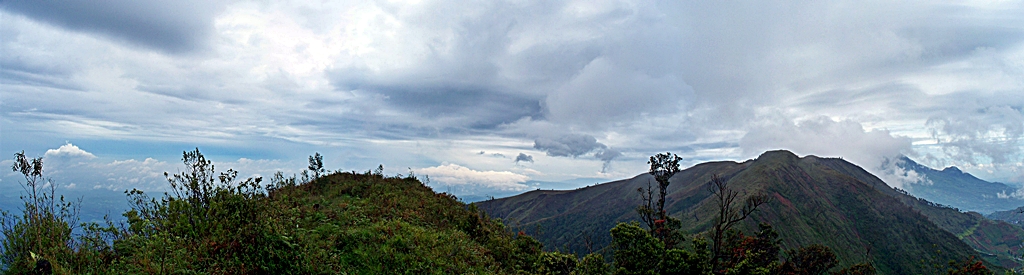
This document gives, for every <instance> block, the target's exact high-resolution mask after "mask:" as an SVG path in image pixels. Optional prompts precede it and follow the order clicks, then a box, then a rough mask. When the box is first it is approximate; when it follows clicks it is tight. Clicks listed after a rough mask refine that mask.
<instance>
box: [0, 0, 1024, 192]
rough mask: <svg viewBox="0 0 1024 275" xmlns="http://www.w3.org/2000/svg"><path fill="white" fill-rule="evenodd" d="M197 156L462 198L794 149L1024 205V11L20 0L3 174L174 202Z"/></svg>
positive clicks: (1006, 7) (14, 16) (5, 12)
mask: <svg viewBox="0 0 1024 275" xmlns="http://www.w3.org/2000/svg"><path fill="white" fill-rule="evenodd" d="M196 148H199V149H200V151H201V152H202V153H203V154H204V155H206V156H207V157H208V158H210V159H212V160H213V161H214V164H215V165H216V168H217V170H218V171H224V170H226V169H228V168H232V169H234V170H237V171H239V172H240V175H243V176H264V177H268V176H270V175H272V174H273V173H274V172H277V171H282V172H284V173H286V174H295V173H299V172H300V171H301V170H302V169H304V168H305V167H306V164H307V163H306V162H307V157H308V156H310V155H313V154H314V153H320V154H322V155H323V156H324V160H323V163H324V166H325V168H327V169H329V170H343V171H353V170H354V171H367V170H371V169H374V168H376V167H377V166H378V165H383V166H384V167H385V172H386V173H387V174H408V173H414V174H416V175H419V176H429V179H430V182H429V185H430V186H431V187H433V188H434V189H435V190H437V191H445V192H453V193H456V194H457V195H464V196H481V195H486V196H502V195H508V194H514V193H517V192H523V191H527V190H533V189H536V188H555V186H559V187H568V188H572V187H573V184H575V186H582V185H588V184H593V183H598V182H604V181H610V180H615V179H623V178H629V177H632V176H635V175H637V174H641V173H644V172H646V170H647V164H646V160H647V158H648V157H649V156H651V155H654V154H657V153H660V152H673V153H676V154H678V155H679V156H681V157H682V158H683V164H684V166H685V167H688V166H691V165H694V164H697V163H701V162H706V161H714V160H735V161H744V160H747V159H751V158H755V157H757V156H758V155H760V154H761V153H763V152H764V151H766V150H774V149H787V150H791V151H793V152H795V153H797V154H798V155H800V156H804V155H810V154H813V155H818V156H829V157H843V158H844V159H846V160H849V161H851V162H853V163H855V164H857V165H860V166H862V167H864V168H865V169H867V170H869V171H871V172H874V173H876V174H877V175H879V177H880V178H882V179H884V180H886V182H887V183H889V184H890V185H892V186H898V187H909V186H911V185H913V184H920V183H921V182H922V181H921V179H917V178H915V175H913V174H908V173H906V171H901V170H899V168H898V167H895V166H893V165H892V163H893V162H891V161H886V160H891V159H896V158H897V157H899V156H900V155H906V156H909V157H910V158H911V159H914V160H916V161H918V162H920V163H922V164H924V165H927V166H931V167H935V168H942V167H947V166H957V167H960V168H961V169H962V170H964V171H966V172H970V173H972V174H974V175H976V176H978V177H980V178H982V179H986V180H990V181H1001V182H1006V183H1013V184H1021V183H1024V167H1022V162H1024V151H1022V149H1024V2H1022V1H920V2H916V1H900V2H895V1H820V2H817V1H816V2H806V1H758V2H720V1H709V2H703V1H601V0H597V1H595V0H587V1H530V0H512V1H428V0H422V1H416V0H412V1H259V2H248V1H216V0H214V1H206V0H204V1H188V0H186V1H134V0H100V1H79V0H71V1H42V2H35V1H3V2H0V153H2V154H3V155H4V156H7V157H5V158H3V161H2V162H0V164H2V165H4V166H5V167H9V166H10V165H11V164H12V160H13V154H14V153H16V152H21V151H24V152H25V153H26V154H27V155H28V156H30V157H44V167H45V169H44V173H45V174H46V175H47V176H48V177H50V178H52V179H53V182H54V183H56V184H58V185H60V186H62V188H65V189H66V190H69V191H71V192H76V190H98V189H105V190H113V191H119V192H120V191H123V190H125V189H130V188H139V189H144V190H162V189H161V188H166V185H167V184H166V180H165V177H164V174H163V173H164V172H169V173H171V174H173V173H177V172H179V171H181V170H182V169H184V166H183V165H182V164H181V155H182V152H183V151H186V150H193V149H196ZM2 173H3V174H2V178H0V190H4V192H6V191H8V190H20V188H19V187H18V186H19V185H18V183H19V182H21V181H23V180H22V179H21V178H19V177H18V175H17V174H15V173H13V172H10V171H7V172H2ZM559 182H561V183H566V182H571V183H572V184H569V185H565V184H562V185H556V184H553V183H559ZM7 193H9V194H10V192H7Z"/></svg>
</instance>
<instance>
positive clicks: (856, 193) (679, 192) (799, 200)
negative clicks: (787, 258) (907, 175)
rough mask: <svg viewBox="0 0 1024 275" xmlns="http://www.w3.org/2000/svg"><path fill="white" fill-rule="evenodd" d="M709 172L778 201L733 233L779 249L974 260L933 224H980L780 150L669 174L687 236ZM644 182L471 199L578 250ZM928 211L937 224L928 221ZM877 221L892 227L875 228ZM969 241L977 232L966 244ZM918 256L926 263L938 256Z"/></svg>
mask: <svg viewBox="0 0 1024 275" xmlns="http://www.w3.org/2000/svg"><path fill="white" fill-rule="evenodd" d="M713 175H717V176H719V177H721V178H722V179H723V180H725V181H727V182H729V184H730V185H731V186H732V187H733V188H736V190H741V192H743V193H745V194H744V196H745V195H749V194H754V193H758V192H763V193H766V194H768V195H769V196H771V197H773V198H775V202H773V203H771V204H769V205H767V206H766V207H764V209H762V210H761V211H759V212H757V213H755V214H754V215H752V216H751V217H752V218H751V219H749V220H748V221H745V222H743V223H742V224H741V225H740V227H741V228H743V229H744V230H747V231H749V230H752V229H753V228H756V224H757V223H758V222H769V223H771V224H772V225H773V226H775V227H776V228H777V229H778V230H779V231H780V232H782V233H780V235H781V236H782V237H783V239H785V240H787V241H786V242H784V243H783V244H782V246H783V248H784V249H788V248H795V247H799V246H802V245H807V244H811V243H816V242H824V243H825V244H826V245H829V246H830V247H834V250H836V251H837V253H836V254H837V256H839V259H840V262H842V263H844V264H852V263H857V262H861V261H873V262H875V263H876V264H878V267H879V270H880V271H885V272H884V273H899V274H908V273H919V272H920V271H922V269H921V268H922V267H920V266H916V265H915V264H908V263H902V262H898V261H894V260H893V259H894V258H893V257H892V256H894V255H897V254H898V253H911V252H912V253H917V254H928V253H930V252H931V251H934V250H933V249H931V248H932V246H938V247H941V248H942V249H941V250H942V251H944V253H947V254H946V255H947V256H950V255H956V256H962V257H968V256H970V255H979V254H978V253H977V252H975V251H974V248H973V247H972V246H969V245H968V243H966V242H964V241H961V240H960V239H961V238H960V237H958V236H957V235H956V234H955V233H954V232H953V231H951V230H950V229H947V228H952V229H959V227H954V226H947V227H941V226H939V225H938V223H937V222H935V221H934V220H953V218H948V217H946V216H950V215H952V216H954V217H957V218H958V219H959V220H958V221H959V223H952V222H950V223H951V224H965V226H967V227H968V228H970V226H969V225H967V224H970V223H972V222H975V223H974V225H977V224H980V222H977V220H975V219H971V218H968V216H964V215H966V214H963V213H960V212H959V211H953V212H956V213H955V214H954V213H952V212H942V211H940V210H934V209H930V208H935V207H936V206H934V205H930V204H914V203H908V202H910V201H918V199H916V198H913V197H912V196H909V195H907V194H902V193H901V192H899V191H898V190H895V189H892V188H890V187H888V185H886V184H885V183H884V182H882V181H881V180H880V179H878V178H877V177H875V176H874V175H872V174H870V173H868V172H867V171H865V170H864V169H862V168H860V167H857V166H856V165H853V164H850V163H849V162H846V161H844V160H841V159H838V158H820V157H816V156H805V157H803V158H801V157H798V156H796V155H795V154H793V153H791V152H788V151H782V150H778V151H768V152H765V153H764V154H762V155H760V156H758V157H757V158H755V159H751V160H747V161H744V162H734V161H717V162H706V163H701V164H697V165H694V166H693V167H690V168H687V169H685V170H682V171H680V172H679V173H677V174H676V175H675V176H674V177H672V179H671V182H672V184H671V185H670V186H669V187H668V196H667V197H668V198H667V200H668V201H667V203H666V209H667V210H668V211H669V213H670V214H671V215H672V216H675V217H677V218H679V219H680V220H682V221H683V224H684V226H683V230H684V231H685V232H688V233H689V234H690V236H691V237H692V236H694V235H696V234H697V233H698V232H702V231H704V230H706V229H707V228H708V226H709V225H710V223H709V220H710V217H711V215H712V214H713V209H712V208H713V207H712V205H711V204H710V203H708V199H709V195H710V194H709V192H707V190H706V185H704V183H706V182H708V181H709V180H710V178H711V176H713ZM651 181H653V179H652V178H651V177H650V176H649V175H647V174H641V175H638V176H636V177H633V178H630V179H625V180H619V181H613V182H608V183H603V184H599V185H595V186H590V187H586V188H581V189H578V190H566V191H551V190H545V191H531V192H527V193H524V194H521V195H519V196H513V197H509V198H503V199H495V200H489V201H482V202H478V205H479V206H480V208H481V209H483V210H485V211H487V212H488V213H489V214H490V215H491V216H492V217H499V218H503V219H505V220H506V224H510V225H513V226H519V227H520V228H524V229H527V230H529V229H531V228H533V229H535V230H534V232H532V234H533V235H534V236H537V238H538V239H539V240H541V241H542V242H544V243H545V245H546V246H547V247H564V248H566V249H568V250H572V251H581V249H582V248H581V247H579V246H578V245H576V244H574V243H581V242H583V241H584V240H589V241H591V242H593V243H595V244H598V247H600V246H601V244H606V243H607V242H608V241H610V238H609V237H606V236H602V235H606V234H600V233H601V232H607V229H608V228H610V226H614V224H616V223H618V222H624V221H629V220H635V219H636V214H635V211H634V209H635V207H636V205H639V198H638V197H639V196H638V195H637V193H636V189H637V188H644V187H646V186H648V185H647V184H648V183H649V182H651ZM840 206H842V207H840ZM929 207H930V208H929ZM920 208H923V209H926V210H928V211H924V212H923V211H921V209H920ZM950 210H951V209H950ZM929 211H930V212H929ZM951 211H952V210H951ZM932 212H935V213H932ZM926 213H931V214H934V215H936V216H937V217H928V216H926V215H925V214H926ZM979 216H980V215H979ZM940 218H941V219H940ZM982 219H983V218H982ZM865 221H866V222H865ZM882 224H892V225H893V226H891V227H885V228H881V227H877V225H882ZM985 228H986V229H987V228H988V227H985ZM911 229H912V230H911ZM567 230H568V231H572V230H576V232H566V231H567ZM1005 230H1013V229H1005ZM1005 230H1004V231H1005ZM981 231H984V230H981ZM957 233H963V232H962V231H961V232H957ZM1013 233H1014V234H1018V233H1021V232H1016V231H1013ZM973 234H976V233H973V232H972V233H971V234H967V235H966V236H964V237H971V236H972V235H973ZM977 234H982V233H977ZM986 234H987V233H986ZM982 235H984V234H982ZM1020 235H1024V234H1020ZM985 236H987V235H985ZM978 239H985V240H987V239H990V238H978ZM988 254H994V253H988ZM919 257H922V258H921V259H922V260H925V259H927V260H929V261H932V260H937V259H939V258H941V257H933V256H930V255H919ZM989 258H991V259H990V261H993V262H999V263H1000V264H1001V265H1007V264H1008V263H1009V264H1012V260H1011V261H1006V260H1005V258H1006V257H1003V258H1000V259H996V258H997V257H989Z"/></svg>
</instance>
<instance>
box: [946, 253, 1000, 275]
mask: <svg viewBox="0 0 1024 275" xmlns="http://www.w3.org/2000/svg"><path fill="white" fill-rule="evenodd" d="M946 274H947V275H989V274H992V271H990V270H988V268H987V267H985V265H984V264H983V263H982V262H981V261H980V260H977V259H975V258H974V257H971V258H969V259H967V260H964V261H961V262H957V261H949V269H947V270H946Z"/></svg>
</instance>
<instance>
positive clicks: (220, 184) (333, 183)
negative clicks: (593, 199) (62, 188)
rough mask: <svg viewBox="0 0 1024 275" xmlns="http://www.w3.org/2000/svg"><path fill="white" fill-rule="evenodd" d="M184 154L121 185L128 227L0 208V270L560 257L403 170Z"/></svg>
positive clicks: (458, 269) (460, 262) (302, 266)
mask: <svg viewBox="0 0 1024 275" xmlns="http://www.w3.org/2000/svg"><path fill="white" fill-rule="evenodd" d="M185 159H186V160H185V163H186V172H182V173H180V174H176V175H173V177H169V180H170V181H171V182H172V189H173V190H172V192H171V193H170V194H163V195H159V196H157V197H155V198H150V197H149V196H148V195H146V194H145V193H142V192H141V191H136V190H133V191H131V192H126V193H127V194H128V201H129V204H130V205H131V210H129V211H127V212H125V213H124V216H125V217H126V218H127V224H121V225H117V224H114V223H108V224H93V225H91V226H90V227H88V228H86V229H85V232H86V233H85V234H82V235H77V236H76V234H71V231H72V230H71V228H69V227H68V226H69V224H68V223H67V221H69V218H73V216H71V215H73V214H74V213H73V212H67V211H64V210H62V209H66V208H63V207H64V206H63V204H52V203H51V202H52V201H51V200H48V199H47V198H42V199H41V200H40V201H35V202H29V201H26V203H32V204H33V205H57V207H56V208H52V207H45V208H39V211H42V212H38V211H28V212H26V213H3V220H2V221H3V226H2V227H0V229H3V230H2V231H0V232H2V234H0V236H2V238H0V244H2V246H0V256H2V257H0V273H9V274H24V273H29V272H30V270H32V269H38V268H41V267H45V269H44V270H50V271H52V272H53V274H172V273H173V274H517V273H523V272H525V273H537V272H540V271H544V270H545V268H550V265H545V264H544V263H549V262H557V261H547V262H541V261H542V260H544V259H552V258H554V259H561V258H564V256H563V255H561V254H557V253H546V252H542V245H541V244H540V243H539V242H537V241H536V240H534V239H533V238H531V237H529V236H526V235H524V234H513V232H511V231H508V230H507V228H506V227H505V226H504V225H502V224H501V223H498V222H495V221H493V220H491V219H490V218H488V217H487V216H486V215H483V214H481V213H480V212H479V211H477V209H476V208H475V206H473V205H467V204H465V203H463V202H461V201H459V200H458V199H457V198H455V197H454V196H452V195H449V194H445V193H435V192H434V191H433V190H431V188H429V187H427V186H426V185H424V184H423V183H421V182H420V181H419V180H418V179H416V178H415V177H413V176H411V175H410V176H404V177H402V176H395V177H389V176H384V175H382V174H380V173H370V172H366V173H355V172H339V173H333V174H329V175H323V176H319V174H317V175H318V176H317V177H315V178H313V179H311V180H310V181H308V182H299V181H297V180H296V179H295V178H294V177H293V178H284V177H281V176H280V175H278V176H277V177H275V178H273V179H271V180H270V184H268V185H263V184H261V181H260V180H259V179H247V180H244V181H235V179H234V175H235V174H232V173H233V172H232V171H230V170H229V171H228V172H227V173H221V174H220V176H219V177H215V176H214V175H217V174H216V173H215V172H214V171H213V166H212V165H211V164H210V162H207V161H205V159H203V157H202V155H201V154H199V153H198V150H197V151H195V152H194V153H192V154H191V155H189V154H188V153H187V154H186V157H185ZM317 173H319V172H317ZM40 178H41V176H40ZM218 178H219V181H218ZM122 199H123V198H122ZM122 203H123V202H122ZM31 213H37V214H38V215H36V214H31ZM21 214H24V215H26V216H25V217H32V218H23V217H21V216H20V215H21ZM32 215H35V216H32ZM36 221H40V222H36ZM597 259H598V260H592V261H591V262H592V263H595V264H596V266H598V267H603V266H604V261H603V260H600V258H597ZM572 260H575V257H573V258H572ZM572 263H573V265H572V266H570V267H568V268H572V267H575V263H576V261H572ZM581 266H582V265H581ZM44 273H45V272H44ZM46 274H49V273H46Z"/></svg>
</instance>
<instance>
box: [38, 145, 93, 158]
mask: <svg viewBox="0 0 1024 275" xmlns="http://www.w3.org/2000/svg"><path fill="white" fill-rule="evenodd" d="M43 157H44V158H47V159H48V158H85V159H94V158H96V156H95V155H93V154H92V153H89V152H86V151H85V150H82V149H81V148H78V146H75V145H74V144H71V143H68V144H64V145H61V146H60V147H59V148H57V149H49V150H46V154H44V155H43Z"/></svg>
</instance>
